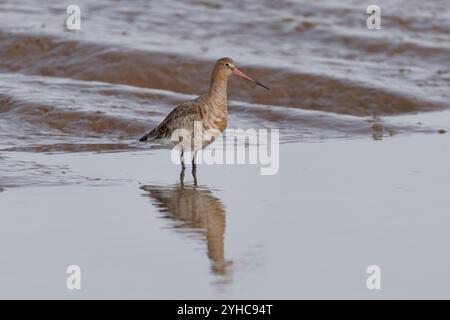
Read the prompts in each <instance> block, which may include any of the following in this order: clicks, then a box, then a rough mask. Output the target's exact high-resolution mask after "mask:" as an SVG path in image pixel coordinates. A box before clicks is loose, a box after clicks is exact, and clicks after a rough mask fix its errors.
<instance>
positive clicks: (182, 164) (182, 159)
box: [180, 149, 186, 170]
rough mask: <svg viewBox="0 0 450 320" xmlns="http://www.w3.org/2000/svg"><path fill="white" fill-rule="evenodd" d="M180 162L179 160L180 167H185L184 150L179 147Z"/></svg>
mask: <svg viewBox="0 0 450 320" xmlns="http://www.w3.org/2000/svg"><path fill="white" fill-rule="evenodd" d="M180 162H181V168H182V169H183V170H184V169H186V166H185V165H184V150H183V149H181V154H180Z"/></svg>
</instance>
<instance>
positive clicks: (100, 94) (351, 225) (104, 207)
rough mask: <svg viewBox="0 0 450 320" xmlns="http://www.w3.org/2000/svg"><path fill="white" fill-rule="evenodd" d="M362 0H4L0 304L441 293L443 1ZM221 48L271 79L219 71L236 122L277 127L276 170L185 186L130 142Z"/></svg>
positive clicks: (171, 168) (164, 158) (448, 65)
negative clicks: (369, 277)
mask: <svg viewBox="0 0 450 320" xmlns="http://www.w3.org/2000/svg"><path fill="white" fill-rule="evenodd" d="M69 4H77V5H79V6H80V8H81V30H79V31H76V32H70V31H66V30H65V29H64V20H65V17H66V14H65V10H66V7H67V6H68V5H69ZM371 4H373V3H372V2H371V1H356V0H350V1H335V0H321V1H318V0H317V1H288V0H280V1H266V0H262V1H256V0H253V1H234V0H233V1H221V2H217V1H214V2H212V1H203V0H187V1H143V0H141V1H120V0H99V1H95V2H94V1H86V0H77V1H59V2H55V1H30V0H17V1H4V0H0V128H1V131H0V219H1V223H0V225H1V232H0V234H1V236H0V240H1V241H0V242H1V243H2V245H1V249H2V250H1V251H2V252H3V253H4V254H3V255H2V258H1V260H2V261H1V266H2V267H1V268H2V269H1V272H0V280H1V281H0V283H1V284H0V296H1V297H25V296H26V297H44V298H47V297H64V298H77V297H85V298H86V297H87V298H94V297H114V298H117V297H146V298H216V297H221V298H235V297H240V298H251V297H258V298H299V297H303V298H308V297H319V298H320V297H341V298H347V297H362V298H374V297H375V298H376V297H385V298H397V297H447V298H448V297H449V296H450V295H449V294H448V292H449V290H448V288H449V287H450V286H448V284H449V281H450V280H449V277H448V276H447V274H446V273H445V272H444V270H445V267H447V270H448V266H449V261H448V259H446V258H445V257H442V252H445V251H446V250H447V249H446V247H445V246H444V243H448V242H449V240H450V239H449V237H448V235H446V233H445V232H444V229H445V227H448V222H449V221H448V217H447V216H446V215H445V214H444V211H445V209H446V208H448V203H446V202H445V201H444V200H445V196H444V195H443V194H442V191H443V190H448V186H449V185H448V181H449V179H448V178H449V177H448V172H449V170H448V168H447V165H446V163H448V159H449V158H450V157H449V155H450V153H449V152H450V151H449V150H450V149H449V146H450V143H449V141H448V134H446V133H447V132H448V131H449V130H450V111H449V109H450V90H449V89H450V2H449V1H446V0H435V1H419V0H410V1H406V0H395V1H392V0H390V1H378V2H377V4H378V5H379V6H380V7H381V10H382V15H381V17H382V20H381V23H382V29H381V30H376V31H370V30H368V29H367V28H366V18H367V14H366V8H367V6H368V5H371ZM223 56H229V57H232V58H233V59H234V60H235V62H236V63H237V65H238V66H239V68H240V69H241V70H243V71H245V72H247V73H248V74H250V75H251V76H254V77H255V78H257V79H258V80H261V82H263V83H265V84H267V85H269V86H270V87H271V88H272V90H271V91H270V92H267V91H265V90H264V89H261V88H259V87H255V86H254V85H251V84H248V83H246V82H243V81H241V80H240V79H236V78H233V79H231V81H230V83H229V99H230V102H229V127H230V128H243V129H247V128H254V129H260V128H276V129H279V130H280V142H281V144H282V146H281V149H280V172H279V174H278V175H276V176H274V177H262V176H259V174H258V170H257V169H255V168H254V167H252V166H247V165H245V166H230V167H227V166H200V167H199V179H200V186H199V187H197V188H195V187H194V186H192V181H190V182H188V183H187V185H186V187H185V188H181V187H180V184H179V172H178V168H177V167H176V166H175V165H173V164H172V163H171V162H170V157H169V156H168V154H167V152H166V151H160V152H159V151H158V150H154V149H151V150H149V149H150V148H149V146H148V145H145V144H144V145H143V144H140V143H137V138H139V137H140V135H141V134H142V133H144V132H145V131H146V130H148V129H150V128H152V127H153V126H155V125H156V124H157V123H159V121H161V120H162V119H163V118H164V116H165V115H166V114H167V113H168V112H169V111H170V110H171V109H172V108H173V106H175V105H177V104H179V103H181V102H184V101H186V100H189V99H192V98H194V97H196V96H198V95H199V94H202V93H204V92H205V91H206V90H207V87H208V82H209V79H210V73H211V69H212V67H213V64H214V62H215V60H217V59H218V58H220V57H223ZM439 133H444V134H439ZM374 140H375V141H374ZM380 140H382V141H380ZM241 147H243V146H241ZM282 190H285V192H282ZM441 196H442V198H441ZM425 213H426V215H425ZM339 217H340V218H339ZM371 222H373V225H371ZM80 234H82V236H80ZM426 235H429V237H426ZM364 246H366V247H364ZM365 248H366V249H367V250H365ZM99 252H100V253H101V254H98V253H99ZM439 252H440V253H439ZM371 253H373V255H371ZM402 255H403V259H402ZM377 261H378V262H377ZM426 261H428V262H429V263H428V264H427V263H426ZM432 261H437V262H439V266H438V267H436V266H435V264H434V262H432ZM374 263H375V264H376V263H379V264H380V265H383V264H384V266H385V267H386V269H387V271H386V277H387V279H388V280H389V281H390V284H391V286H390V287H389V286H388V285H386V287H387V288H386V290H385V291H381V292H377V293H373V292H371V291H367V288H365V276H366V275H365V269H364V268H365V267H366V266H367V265H370V264H374ZM35 264H39V265H40V267H38V268H35V269H34V270H35V271H34V272H31V273H30V271H29V270H28V269H27V268H29V267H30V266H33V265H35ZM69 264H80V266H81V267H82V269H83V268H84V269H83V270H85V272H86V274H87V277H88V280H86V283H85V284H86V287H85V288H84V289H83V290H82V291H81V292H80V293H73V292H71V291H68V290H67V289H66V288H65V285H64V283H65V278H66V274H65V269H64V268H65V266H67V265H69ZM433 267H434V268H435V269H433ZM436 268H437V269H436ZM61 270H63V271H61ZM383 270H384V269H383ZM402 270H403V271H404V270H409V271H408V272H407V273H402V272H403V271H402ZM436 270H437V271H436ZM26 274H28V276H27V275H26ZM111 277H112V278H114V277H115V278H117V279H118V282H117V283H111V282H108V279H110V278H111ZM408 277H410V278H415V279H419V280H417V281H418V283H416V286H414V285H413V284H410V283H408ZM439 277H440V279H441V280H440V281H439ZM412 287H414V288H416V290H412V291H409V289H408V288H412ZM121 288H122V289H124V290H121ZM389 288H390V289H389ZM389 290H390V291H389Z"/></svg>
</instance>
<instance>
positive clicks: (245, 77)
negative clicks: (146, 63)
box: [233, 68, 270, 90]
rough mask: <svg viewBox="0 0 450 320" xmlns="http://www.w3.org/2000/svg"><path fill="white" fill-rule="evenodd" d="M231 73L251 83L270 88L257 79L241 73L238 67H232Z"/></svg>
mask: <svg viewBox="0 0 450 320" xmlns="http://www.w3.org/2000/svg"><path fill="white" fill-rule="evenodd" d="M233 74H234V75H235V76H238V77H240V78H242V79H245V80H247V81H250V82H253V83H255V84H257V85H258V86H261V87H263V88H264V89H266V90H270V88H269V87H267V86H265V85H263V84H262V83H260V82H259V81H256V80H255V79H253V78H251V77H249V76H248V75H246V74H245V73H243V72H242V71H241V70H239V69H238V68H234V69H233Z"/></svg>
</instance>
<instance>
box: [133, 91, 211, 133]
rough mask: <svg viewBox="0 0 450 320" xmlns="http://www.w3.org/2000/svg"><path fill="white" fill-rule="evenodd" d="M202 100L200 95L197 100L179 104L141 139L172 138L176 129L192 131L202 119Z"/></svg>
mask: <svg viewBox="0 0 450 320" xmlns="http://www.w3.org/2000/svg"><path fill="white" fill-rule="evenodd" d="M202 100H203V99H202V97H198V98H197V99H195V100H192V101H189V102H186V103H183V104H181V105H179V106H177V107H176V108H175V109H173V110H172V111H171V112H170V113H169V114H168V115H167V117H166V118H165V119H164V120H163V121H162V122H161V123H160V124H159V125H158V126H157V127H156V128H154V129H153V130H152V131H150V132H149V133H148V134H146V135H145V136H143V137H142V138H141V139H140V141H147V140H149V139H170V138H171V136H172V133H173V132H174V131H175V130H176V129H185V130H189V131H191V130H192V128H193V125H194V122H195V121H201V120H202V111H201V104H202V103H203V101H202Z"/></svg>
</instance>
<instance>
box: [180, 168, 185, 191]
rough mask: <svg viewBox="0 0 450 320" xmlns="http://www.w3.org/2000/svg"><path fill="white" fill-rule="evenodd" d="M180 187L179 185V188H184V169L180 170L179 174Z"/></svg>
mask: <svg viewBox="0 0 450 320" xmlns="http://www.w3.org/2000/svg"><path fill="white" fill-rule="evenodd" d="M180 185H181V188H184V168H181V172H180Z"/></svg>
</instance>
